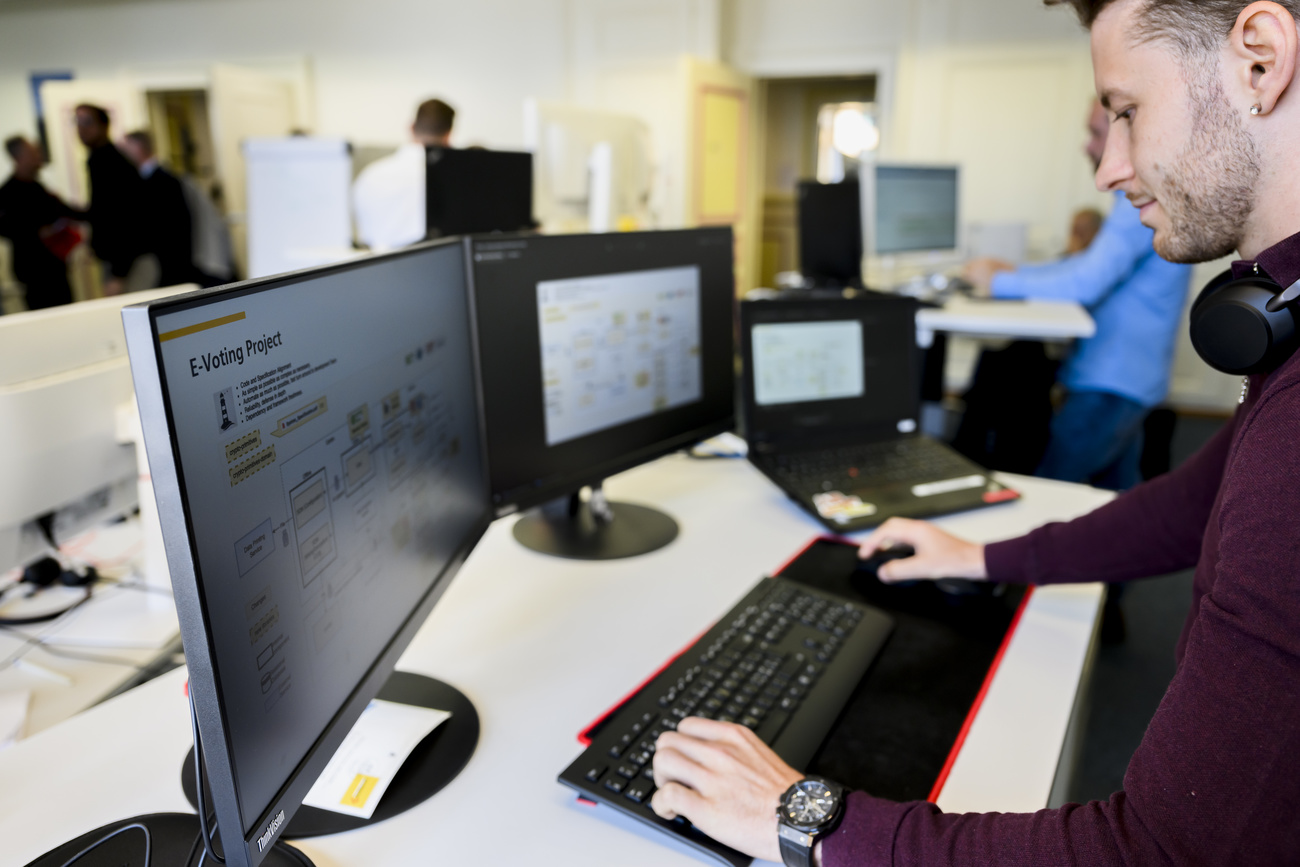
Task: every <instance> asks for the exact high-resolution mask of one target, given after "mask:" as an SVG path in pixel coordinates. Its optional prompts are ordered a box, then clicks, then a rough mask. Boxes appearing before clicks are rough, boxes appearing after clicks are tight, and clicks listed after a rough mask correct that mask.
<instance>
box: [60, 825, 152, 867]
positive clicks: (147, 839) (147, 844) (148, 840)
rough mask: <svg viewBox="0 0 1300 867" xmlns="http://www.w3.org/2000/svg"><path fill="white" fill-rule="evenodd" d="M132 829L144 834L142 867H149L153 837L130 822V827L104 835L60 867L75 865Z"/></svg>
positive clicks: (146, 829) (139, 826)
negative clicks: (137, 829)
mask: <svg viewBox="0 0 1300 867" xmlns="http://www.w3.org/2000/svg"><path fill="white" fill-rule="evenodd" d="M132 828H139V829H140V832H141V833H142V834H144V867H149V864H150V861H151V859H152V858H153V837H152V836H150V834H149V829H148V828H146V827H145V826H144V825H142V824H140V823H139V822H132V823H131V824H130V825H123V826H122V827H121V828H118V829H117V830H115V831H113V832H111V833H108V834H105V835H104V836H103V837H100V838H99V839H98V840H96V841H95V842H94V843H91V844H90V845H89V846H87V847H86V848H85V849H82V850H81V851H80V852H78V853H77V854H76V855H73V856H72V857H71V858H69V859H68V860H67V861H64V862H63V864H62V867H70V865H72V864H74V863H76V862H77V861H80V860H81V859H82V857H83V856H85V855H87V854H89V853H90V852H92V851H94V850H95V849H98V848H99V847H100V846H103V845H104V844H105V843H107V842H108V841H109V840H112V839H113V838H114V837H116V836H117V835H118V834H124V833H126V832H127V831H130V830H131V829H132Z"/></svg>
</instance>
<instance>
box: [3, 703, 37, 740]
mask: <svg viewBox="0 0 1300 867" xmlns="http://www.w3.org/2000/svg"><path fill="white" fill-rule="evenodd" d="M31 698H32V693H31V691H30V690H26V689H23V690H18V691H17V692H0V750H3V749H4V748H5V747H7V746H10V745H12V744H14V743H16V742H17V741H20V740H22V739H23V732H24V731H26V729H27V705H28V703H29V702H30V701H31Z"/></svg>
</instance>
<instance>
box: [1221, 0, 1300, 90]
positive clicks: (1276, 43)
mask: <svg viewBox="0 0 1300 867" xmlns="http://www.w3.org/2000/svg"><path fill="white" fill-rule="evenodd" d="M1228 44H1229V52H1230V54H1229V63H1232V64H1233V66H1234V67H1235V69H1233V71H1232V78H1233V79H1234V80H1235V81H1236V83H1237V84H1238V87H1239V88H1240V90H1239V91H1238V92H1241V93H1245V94H1246V95H1247V96H1248V98H1250V99H1252V100H1253V102H1252V103H1251V105H1258V106H1259V112H1258V113H1259V114H1268V113H1269V112H1271V111H1272V110H1273V108H1274V107H1275V106H1276V105H1277V102H1278V100H1279V99H1281V98H1282V94H1283V93H1285V92H1286V89H1287V88H1288V87H1289V86H1290V85H1291V79H1292V77H1293V76H1294V75H1295V71H1296V60H1297V54H1300V36H1297V33H1296V21H1295V19H1294V18H1293V17H1292V16H1291V13H1290V12H1288V11H1287V10H1286V8H1285V7H1283V6H1282V5H1280V4H1278V3H1274V2H1272V0H1258V2H1255V3H1251V4H1250V5H1249V6H1247V7H1246V8H1245V9H1243V10H1241V14H1240V15H1238V16H1237V23H1236V25H1235V26H1234V27H1233V28H1232V34H1231V35H1230V36H1229V37H1228ZM1234 61H1235V63H1234ZM1249 107H1250V106H1243V107H1242V108H1243V110H1244V109H1247V108H1249Z"/></svg>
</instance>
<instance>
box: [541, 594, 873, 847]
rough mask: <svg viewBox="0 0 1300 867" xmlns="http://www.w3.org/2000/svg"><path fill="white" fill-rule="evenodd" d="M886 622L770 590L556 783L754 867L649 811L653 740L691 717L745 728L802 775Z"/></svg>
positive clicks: (603, 727)
mask: <svg viewBox="0 0 1300 867" xmlns="http://www.w3.org/2000/svg"><path fill="white" fill-rule="evenodd" d="M891 628H892V621H891V620H890V618H889V616H888V615H886V614H885V613H883V612H881V611H879V610H877V609H875V608H871V607H869V606H866V605H863V604H861V603H858V602H851V601H849V600H847V599H844V598H841V597H839V596H835V595H833V594H830V593H826V592H823V591H820V590H813V589H811V588H808V587H806V586H804V585H802V584H798V583H795V582H793V581H790V580H787V579H784V578H765V579H763V580H762V581H759V582H758V584H757V585H756V586H755V587H754V588H753V589H752V590H750V591H749V593H747V594H746V595H745V597H744V598H743V599H741V600H740V602H738V603H737V604H736V606H735V607H734V608H732V610H731V611H729V612H728V613H727V614H726V616H724V617H723V618H722V619H721V620H719V621H718V622H717V624H715V625H714V626H713V627H712V628H711V629H710V630H709V631H708V632H706V633H705V634H704V635H703V636H701V637H700V638H699V639H698V640H696V642H695V643H694V644H692V645H691V646H690V647H689V648H688V649H687V650H686V651H685V652H683V653H682V654H681V655H680V656H678V657H677V658H676V659H675V660H673V661H672V662H671V663H670V664H669V665H668V666H667V667H665V668H664V670H663V671H661V672H660V673H659V674H657V675H656V676H655V677H654V678H653V679H652V680H651V681H650V682H648V683H647V684H646V685H645V686H643V687H642V688H641V689H639V690H638V691H637V692H636V693H635V694H633V695H632V696H631V697H629V698H628V699H626V700H625V701H624V702H623V703H622V704H621V705H620V706H619V707H618V708H617V709H615V710H614V711H613V712H611V713H610V714H609V715H608V716H607V717H606V718H605V719H603V720H602V721H601V722H600V723H599V724H598V726H597V727H596V728H595V729H594V733H593V732H592V731H589V732H588V733H587V734H588V735H589V737H590V745H589V746H588V747H587V749H586V750H585V751H584V752H583V753H582V754H581V755H580V756H578V758H577V759H576V760H575V761H574V762H573V764H571V765H569V767H568V768H566V769H565V770H564V772H563V773H561V774H560V777H559V780H560V782H561V783H564V784H565V785H568V786H572V787H573V788H574V789H577V790H578V792H579V793H580V794H581V795H582V796H583V797H585V798H588V799H590V800H593V801H597V802H600V803H603V804H606V805H608V806H610V807H613V808H614V809H617V810H620V811H623V812H625V813H627V814H629V815H631V816H633V817H634V818H636V819H638V820H640V821H642V822H645V823H647V824H649V825H652V826H654V827H656V828H659V829H660V830H662V831H665V832H667V833H670V834H674V835H676V836H677V837H679V838H680V839H681V840H682V841H683V842H685V843H687V844H688V845H691V846H693V847H695V848H697V849H699V850H700V851H701V852H703V853H705V854H708V855H710V856H712V857H714V858H716V859H718V860H720V861H722V862H723V863H725V864H734V865H738V867H741V865H746V864H749V863H750V858H749V857H748V856H746V855H743V854H741V853H740V852H737V851H736V850H734V849H731V848H730V847H727V846H724V845H722V844H721V843H718V842H716V841H715V840H713V839H711V838H710V837H707V836H705V835H704V834H702V833H701V832H699V831H698V830H696V829H695V828H693V827H692V826H691V825H690V823H689V822H687V821H686V820H685V819H678V820H676V821H672V822H670V821H666V820H664V819H660V818H659V817H658V816H656V815H655V813H654V811H653V810H651V808H650V798H651V796H652V795H653V794H654V779H653V773H652V764H653V759H654V750H655V739H656V738H657V737H658V736H659V734H660V733H661V732H664V731H669V730H672V729H675V728H676V727H677V723H678V722H679V721H680V720H682V719H684V718H685V717H688V716H702V717H708V718H710V719H718V720H723V721H729V722H736V723H739V724H740V725H744V726H747V727H748V728H750V729H752V730H753V731H754V732H755V733H757V734H758V736H759V737H760V738H762V739H763V741H765V742H766V743H767V744H769V745H770V746H771V747H772V748H773V749H774V750H775V751H776V752H777V754H778V755H780V756H781V758H783V759H784V760H785V761H786V762H788V763H789V764H790V765H791V766H792V767H794V768H796V769H799V770H803V769H804V768H805V767H806V765H807V763H808V761H809V760H810V759H811V758H812V757H813V754H814V753H816V751H817V749H818V747H819V746H820V745H821V742H822V740H823V739H824V738H825V737H826V734H827V733H828V732H829V731H830V729H831V726H832V725H834V723H835V720H836V718H837V717H838V716H839V713H840V711H841V710H842V709H843V707H844V705H845V703H847V702H848V700H849V697H850V695H852V693H853V690H854V688H855V687H856V686H857V685H858V682H859V681H860V680H861V679H862V676H863V674H865V673H866V671H867V669H868V667H870V665H871V661H872V660H873V659H874V658H875V657H876V655H877V653H879V651H880V649H881V647H882V646H883V645H884V643H885V639H886V638H888V636H889V632H890V629H891Z"/></svg>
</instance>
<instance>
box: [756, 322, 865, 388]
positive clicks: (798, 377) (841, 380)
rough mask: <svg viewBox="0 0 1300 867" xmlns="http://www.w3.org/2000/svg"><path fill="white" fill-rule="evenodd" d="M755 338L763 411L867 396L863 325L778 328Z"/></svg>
mask: <svg viewBox="0 0 1300 867" xmlns="http://www.w3.org/2000/svg"><path fill="white" fill-rule="evenodd" d="M751 334H752V338H751V339H752V340H753V356H754V400H755V402H756V403H758V405H759V406H771V405H773V404H782V403H799V402H802V401H808V400H835V399H838V398H847V397H861V396H862V395H863V393H864V389H865V384H864V382H863V373H862V367H863V364H862V324H861V323H860V322H777V323H770V324H764V325H755V326H754V328H753V330H752V332H751Z"/></svg>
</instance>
